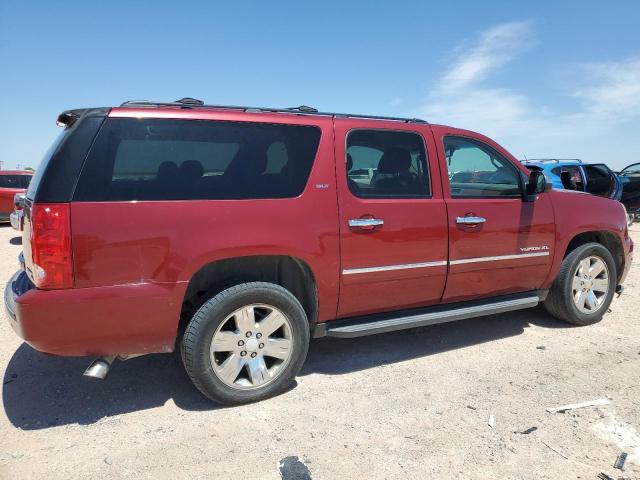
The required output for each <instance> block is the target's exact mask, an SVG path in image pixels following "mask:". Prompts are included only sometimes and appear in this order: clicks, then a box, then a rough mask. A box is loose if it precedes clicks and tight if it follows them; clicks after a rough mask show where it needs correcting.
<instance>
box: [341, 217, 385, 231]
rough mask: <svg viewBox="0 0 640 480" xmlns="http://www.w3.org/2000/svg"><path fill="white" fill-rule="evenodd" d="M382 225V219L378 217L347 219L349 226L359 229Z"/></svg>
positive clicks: (370, 228) (371, 228)
mask: <svg viewBox="0 0 640 480" xmlns="http://www.w3.org/2000/svg"><path fill="white" fill-rule="evenodd" d="M382 225H384V220H382V219H380V218H352V219H350V220H349V228H354V229H359V230H373V229H374V228H376V227H381V226H382Z"/></svg>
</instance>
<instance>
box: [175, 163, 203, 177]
mask: <svg viewBox="0 0 640 480" xmlns="http://www.w3.org/2000/svg"><path fill="white" fill-rule="evenodd" d="M180 173H181V174H182V176H183V177H187V178H190V179H195V178H200V177H202V175H203V174H204V168H203V167H202V163H200V162H198V161H197V160H185V161H184V162H182V163H181V164H180Z"/></svg>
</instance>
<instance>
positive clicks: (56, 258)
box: [30, 203, 73, 289]
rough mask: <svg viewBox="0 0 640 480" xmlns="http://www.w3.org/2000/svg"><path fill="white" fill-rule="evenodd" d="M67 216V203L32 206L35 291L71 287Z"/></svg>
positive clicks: (68, 223)
mask: <svg viewBox="0 0 640 480" xmlns="http://www.w3.org/2000/svg"><path fill="white" fill-rule="evenodd" d="M70 217H71V215H70V208H69V204H68V203H52V204H37V203H34V204H33V206H32V207H31V215H30V218H31V258H32V259H33V283H35V285H36V287H38V288H43V289H56V288H71V287H73V265H72V258H71V218H70Z"/></svg>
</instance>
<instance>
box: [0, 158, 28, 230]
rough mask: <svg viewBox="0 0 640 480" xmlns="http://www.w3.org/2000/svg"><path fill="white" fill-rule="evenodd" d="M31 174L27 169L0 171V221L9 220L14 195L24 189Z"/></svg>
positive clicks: (22, 191) (12, 208)
mask: <svg viewBox="0 0 640 480" xmlns="http://www.w3.org/2000/svg"><path fill="white" fill-rule="evenodd" d="M32 175H33V172H31V171H29V170H4V171H0V222H8V221H9V216H10V215H11V213H12V212H13V210H14V207H15V205H14V199H15V196H16V194H20V193H24V192H25V191H26V189H27V187H28V186H29V182H30V181H31V176H32Z"/></svg>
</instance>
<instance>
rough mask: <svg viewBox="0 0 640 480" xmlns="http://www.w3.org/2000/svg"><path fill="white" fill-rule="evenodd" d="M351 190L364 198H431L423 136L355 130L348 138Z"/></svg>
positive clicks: (348, 172)
mask: <svg viewBox="0 0 640 480" xmlns="http://www.w3.org/2000/svg"><path fill="white" fill-rule="evenodd" d="M346 164H347V179H348V180H347V181H348V183H349V190H351V193H353V194H354V195H356V196H358V197H361V198H405V197H408V198H415V197H428V196H429V195H430V184H429V172H428V168H427V155H426V153H425V149H424V142H423V141H422V137H421V136H420V135H418V134H415V133H411V132H397V131H390V130H355V131H352V132H350V133H349V135H348V136H347V159H346Z"/></svg>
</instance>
